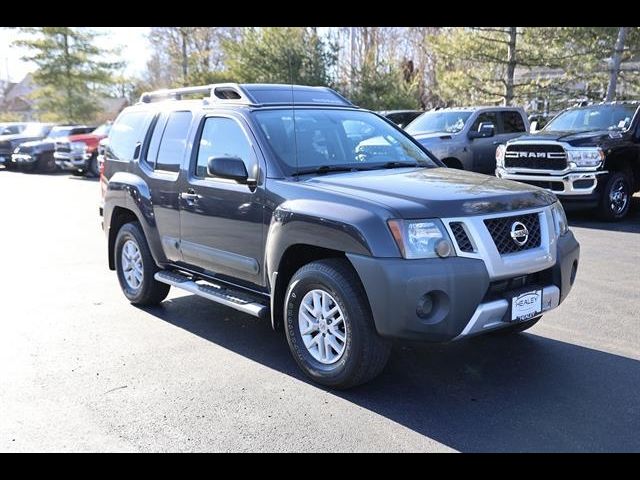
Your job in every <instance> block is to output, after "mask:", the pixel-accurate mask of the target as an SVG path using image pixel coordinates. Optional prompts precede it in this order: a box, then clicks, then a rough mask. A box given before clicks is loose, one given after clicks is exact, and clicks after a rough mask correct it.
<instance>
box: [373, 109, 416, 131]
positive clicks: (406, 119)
mask: <svg viewBox="0 0 640 480" xmlns="http://www.w3.org/2000/svg"><path fill="white" fill-rule="evenodd" d="M422 113H423V112H422V111H421V110H382V111H380V112H378V114H380V115H382V116H383V117H386V118H388V119H389V120H391V121H392V122H393V123H395V124H396V125H398V126H399V127H400V128H405V127H406V126H407V125H409V124H410V123H411V122H412V121H413V120H414V119H415V118H416V117H419V116H420V115H422Z"/></svg>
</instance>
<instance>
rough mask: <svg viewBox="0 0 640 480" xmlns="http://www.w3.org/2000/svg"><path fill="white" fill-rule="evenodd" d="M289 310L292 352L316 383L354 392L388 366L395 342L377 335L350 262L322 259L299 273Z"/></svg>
mask: <svg viewBox="0 0 640 480" xmlns="http://www.w3.org/2000/svg"><path fill="white" fill-rule="evenodd" d="M284 308H285V312H284V313H285V321H286V335H287V341H288V343H289V348H290V349H291V353H292V354H293V358H294V359H295V360H296V362H297V363H298V365H299V366H300V368H301V369H302V370H303V371H304V373H305V374H306V375H307V376H309V377H310V378H311V379H312V380H314V381H316V382H318V383H320V384H323V385H327V386H329V387H333V388H349V387H353V386H356V385H359V384H362V383H365V382H367V381H369V380H371V379H372V378H374V377H375V376H376V375H378V374H379V373H380V372H381V371H382V369H383V368H384V366H385V365H386V363H387V360H388V358H389V353H390V351H391V343H390V342H389V341H388V340H385V339H384V338H382V337H380V336H379V335H378V333H377V332H376V330H375V327H374V324H373V318H372V315H371V309H370V308H369V302H368V300H367V297H366V294H365V292H364V288H363V287H362V284H361V283H360V279H359V278H358V277H357V275H356V273H355V272H354V271H353V268H352V267H351V265H349V264H348V263H347V261H346V260H341V259H326V260H320V261H317V262H312V263H309V264H307V265H305V266H304V267H302V268H301V269H300V270H298V271H297V272H296V273H295V275H294V276H293V278H292V279H291V282H290V283H289V286H288V288H287V292H286V295H285V307H284Z"/></svg>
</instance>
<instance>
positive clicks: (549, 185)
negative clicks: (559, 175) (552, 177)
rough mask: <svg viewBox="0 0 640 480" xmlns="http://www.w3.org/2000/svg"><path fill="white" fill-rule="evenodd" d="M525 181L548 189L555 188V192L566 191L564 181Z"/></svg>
mask: <svg viewBox="0 0 640 480" xmlns="http://www.w3.org/2000/svg"><path fill="white" fill-rule="evenodd" d="M524 183H526V184H528V185H533V186H534V187H541V188H546V189H547V190H553V191H554V192H564V183H562V182H552V181H541V180H526V181H525V182H524Z"/></svg>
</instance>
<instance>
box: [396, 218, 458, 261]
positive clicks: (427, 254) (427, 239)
mask: <svg viewBox="0 0 640 480" xmlns="http://www.w3.org/2000/svg"><path fill="white" fill-rule="evenodd" d="M387 223H388V225H389V229H390V230H391V234H392V235H393V238H394V239H395V241H396V244H397V245H398V248H399V249H400V253H402V256H403V257H404V258H409V259H411V258H435V257H443V258H444V257H451V256H455V250H454V248H453V244H452V243H451V239H450V238H449V235H448V234H447V231H446V230H445V228H444V225H442V222H441V221H440V220H436V219H433V220H389V221H388V222H387Z"/></svg>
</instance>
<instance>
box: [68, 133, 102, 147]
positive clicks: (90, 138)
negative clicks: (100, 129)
mask: <svg viewBox="0 0 640 480" xmlns="http://www.w3.org/2000/svg"><path fill="white" fill-rule="evenodd" d="M106 137H107V136H106V135H94V134H93V133H81V134H78V135H71V136H70V137H69V141H70V142H84V143H86V144H88V145H98V142H99V141H100V140H102V139H103V138H106Z"/></svg>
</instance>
